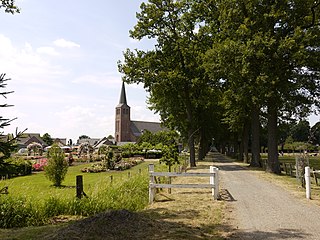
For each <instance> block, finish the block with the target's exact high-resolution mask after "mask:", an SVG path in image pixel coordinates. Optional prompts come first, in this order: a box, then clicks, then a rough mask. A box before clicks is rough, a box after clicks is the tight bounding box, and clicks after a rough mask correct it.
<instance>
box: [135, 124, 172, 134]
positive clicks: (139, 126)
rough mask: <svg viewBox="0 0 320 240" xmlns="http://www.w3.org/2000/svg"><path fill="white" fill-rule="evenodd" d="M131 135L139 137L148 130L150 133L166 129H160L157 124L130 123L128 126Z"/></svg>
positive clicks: (159, 125)
mask: <svg viewBox="0 0 320 240" xmlns="http://www.w3.org/2000/svg"><path fill="white" fill-rule="evenodd" d="M130 128H131V130H132V133H133V135H135V136H140V135H141V134H142V131H143V130H148V131H150V132H152V133H156V132H159V131H163V130H167V128H165V127H162V126H161V123H159V122H145V121H131V126H130Z"/></svg>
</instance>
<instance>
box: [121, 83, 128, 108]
mask: <svg viewBox="0 0 320 240" xmlns="http://www.w3.org/2000/svg"><path fill="white" fill-rule="evenodd" d="M119 104H125V105H127V96H126V89H125V87H124V82H122V88H121V93H120V100H119Z"/></svg>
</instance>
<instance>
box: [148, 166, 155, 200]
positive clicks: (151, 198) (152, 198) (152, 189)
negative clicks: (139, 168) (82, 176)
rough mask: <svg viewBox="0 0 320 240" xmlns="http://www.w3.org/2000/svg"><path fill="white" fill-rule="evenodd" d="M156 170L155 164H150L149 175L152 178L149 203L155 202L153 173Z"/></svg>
mask: <svg viewBox="0 0 320 240" xmlns="http://www.w3.org/2000/svg"><path fill="white" fill-rule="evenodd" d="M153 172H154V164H149V176H150V180H149V204H151V203H153V200H154V194H155V192H154V188H153V186H152V185H153V184H154V176H152V173H153Z"/></svg>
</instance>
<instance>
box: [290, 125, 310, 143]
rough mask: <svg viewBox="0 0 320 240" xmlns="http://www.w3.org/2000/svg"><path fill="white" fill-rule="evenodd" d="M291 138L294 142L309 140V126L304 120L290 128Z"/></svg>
mask: <svg viewBox="0 0 320 240" xmlns="http://www.w3.org/2000/svg"><path fill="white" fill-rule="evenodd" d="M291 136H292V138H293V140H294V141H295V142H308V141H309V140H310V124H309V122H308V121H306V120H302V121H299V123H298V124H296V125H294V126H293V127H292V128H291Z"/></svg>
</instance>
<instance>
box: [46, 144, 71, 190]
mask: <svg viewBox="0 0 320 240" xmlns="http://www.w3.org/2000/svg"><path fill="white" fill-rule="evenodd" d="M44 170H45V172H46V177H47V178H48V179H49V180H50V181H51V182H53V185H54V186H61V183H62V181H63V180H64V178H65V176H66V174H67V171H68V162H67V161H65V159H64V152H63V151H62V150H61V148H60V147H59V146H58V145H57V144H54V145H52V147H51V148H50V150H49V154H48V165H47V166H46V167H45V169H44Z"/></svg>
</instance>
